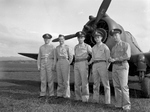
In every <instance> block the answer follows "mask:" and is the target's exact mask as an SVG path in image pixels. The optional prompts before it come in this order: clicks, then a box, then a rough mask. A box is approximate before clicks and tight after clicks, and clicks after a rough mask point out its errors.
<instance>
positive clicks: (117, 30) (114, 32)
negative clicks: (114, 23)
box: [110, 28, 122, 36]
mask: <svg viewBox="0 0 150 112" xmlns="http://www.w3.org/2000/svg"><path fill="white" fill-rule="evenodd" d="M116 33H119V34H121V33H122V31H121V30H120V29H118V28H116V29H113V30H111V31H110V35H111V36H113V35H114V34H116Z"/></svg>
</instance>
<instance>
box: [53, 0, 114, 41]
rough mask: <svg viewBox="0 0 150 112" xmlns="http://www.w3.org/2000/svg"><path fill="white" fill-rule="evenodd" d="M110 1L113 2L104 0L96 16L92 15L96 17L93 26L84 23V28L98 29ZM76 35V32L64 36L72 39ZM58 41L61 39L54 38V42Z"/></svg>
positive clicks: (89, 29) (88, 29)
mask: <svg viewBox="0 0 150 112" xmlns="http://www.w3.org/2000/svg"><path fill="white" fill-rule="evenodd" d="M110 2H111V0H103V2H102V4H101V6H100V8H99V10H98V13H97V16H96V18H94V17H92V18H94V19H95V20H94V23H93V24H92V25H91V26H88V25H84V28H86V30H87V31H94V30H95V29H96V25H97V23H98V22H99V21H100V19H101V18H102V17H103V16H104V15H105V13H106V11H107V9H108V7H109V5H110ZM92 18H91V20H93V19H92ZM74 37H76V34H71V35H66V36H65V37H64V38H65V40H68V39H71V38H74ZM58 41H59V39H58V38H56V39H54V40H52V42H58Z"/></svg>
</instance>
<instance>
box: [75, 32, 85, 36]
mask: <svg viewBox="0 0 150 112" xmlns="http://www.w3.org/2000/svg"><path fill="white" fill-rule="evenodd" d="M76 36H77V37H85V33H84V32H83V31H79V32H77V33H76Z"/></svg>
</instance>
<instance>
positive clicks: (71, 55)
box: [68, 47, 73, 64]
mask: <svg viewBox="0 0 150 112" xmlns="http://www.w3.org/2000/svg"><path fill="white" fill-rule="evenodd" d="M68 57H69V63H70V64H71V63H72V60H73V52H72V49H71V48H70V47H68Z"/></svg>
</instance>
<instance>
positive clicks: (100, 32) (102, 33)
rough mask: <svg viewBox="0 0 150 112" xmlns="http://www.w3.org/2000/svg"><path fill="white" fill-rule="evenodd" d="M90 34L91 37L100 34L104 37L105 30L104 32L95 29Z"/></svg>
mask: <svg viewBox="0 0 150 112" xmlns="http://www.w3.org/2000/svg"><path fill="white" fill-rule="evenodd" d="M92 36H93V37H95V36H102V37H105V32H104V30H101V29H97V30H95V31H94V32H93V33H92Z"/></svg>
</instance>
